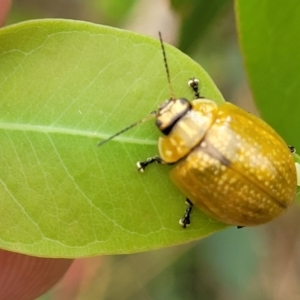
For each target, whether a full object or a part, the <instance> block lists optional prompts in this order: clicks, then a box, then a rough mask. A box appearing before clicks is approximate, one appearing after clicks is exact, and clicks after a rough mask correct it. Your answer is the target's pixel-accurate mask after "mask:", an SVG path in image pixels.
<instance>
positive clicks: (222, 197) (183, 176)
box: [137, 79, 297, 228]
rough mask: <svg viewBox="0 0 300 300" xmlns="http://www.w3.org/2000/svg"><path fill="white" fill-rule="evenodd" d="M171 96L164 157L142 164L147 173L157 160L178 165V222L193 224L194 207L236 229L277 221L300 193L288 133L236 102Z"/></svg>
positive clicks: (161, 120) (161, 144)
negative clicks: (181, 207)
mask: <svg viewBox="0 0 300 300" xmlns="http://www.w3.org/2000/svg"><path fill="white" fill-rule="evenodd" d="M198 84H199V81H198V80H197V79H191V80H190V81H189V85H190V86H191V87H192V88H193V90H194V93H195V96H196V99H195V100H193V101H191V102H189V101H188V100H186V99H184V98H181V99H170V100H167V101H165V102H164V103H163V104H162V105H161V106H160V107H159V109H158V111H157V113H156V125H157V127H158V128H159V130H160V131H161V132H162V133H163V134H164V136H163V137H160V138H159V141H158V150H159V156H155V157H152V158H148V159H147V160H146V161H143V162H138V163H137V167H138V169H139V170H140V171H144V169H145V167H146V166H147V165H148V164H149V163H152V162H154V161H156V162H159V163H166V164H174V163H177V164H176V166H175V167H174V169H173V170H172V171H171V179H172V180H173V181H174V183H175V184H176V185H177V186H178V187H179V189H180V190H181V191H182V192H183V194H184V195H185V196H186V197H187V202H188V203H189V207H188V208H187V211H186V213H185V215H184V217H183V218H182V219H181V220H180V223H181V225H182V226H183V227H184V228H185V227H186V226H187V225H189V224H190V212H191V208H192V205H195V206H196V207H198V208H200V209H201V210H203V211H204V212H206V213H207V214H209V215H211V216H212V217H213V218H215V219H217V220H219V221H222V222H224V223H227V224H231V225H237V226H238V227H243V226H253V225H259V224H263V223H266V222H268V221H271V220H272V219H274V218H275V217H277V216H279V215H280V214H281V213H283V212H284V211H285V210H286V209H287V207H288V206H289V205H290V204H291V202H292V201H293V200H294V198H295V196H296V188H297V176H296V168H295V163H294V160H293V158H292V155H291V151H294V149H293V148H289V147H288V146H287V145H286V144H285V142H284V141H283V140H282V138H281V137H280V136H279V135H278V134H277V133H276V132H275V131H274V130H273V129H272V128H271V127H270V126H269V125H267V124H266V123H265V122H263V121H262V120H260V119H259V118H257V117H255V116H253V115H251V114H249V113H247V112H246V111H244V110H242V109H240V108H238V107H237V106H235V105H233V104H230V103H228V102H225V103H224V104H221V105H217V104H216V103H215V102H213V101H212V100H209V99H205V98H200V96H199V92H198Z"/></svg>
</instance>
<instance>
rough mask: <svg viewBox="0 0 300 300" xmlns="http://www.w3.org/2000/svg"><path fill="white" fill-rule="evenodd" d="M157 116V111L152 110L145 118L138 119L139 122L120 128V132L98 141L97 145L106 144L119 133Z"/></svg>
mask: <svg viewBox="0 0 300 300" xmlns="http://www.w3.org/2000/svg"><path fill="white" fill-rule="evenodd" d="M155 116H156V111H153V112H151V113H150V114H149V115H148V116H147V117H145V118H143V119H141V120H139V121H137V122H135V123H133V124H131V125H129V126H127V127H126V128H124V129H122V130H120V131H119V132H117V133H115V134H113V135H112V136H110V137H109V138H107V139H105V140H103V141H101V142H100V143H98V145H97V146H98V147H100V146H102V145H104V144H106V143H107V142H108V141H110V140H112V139H114V138H115V137H117V136H118V135H120V134H122V133H124V132H126V131H127V130H129V129H131V128H133V127H135V126H137V125H139V124H142V123H145V122H147V121H149V120H151V119H153V118H154V117H155Z"/></svg>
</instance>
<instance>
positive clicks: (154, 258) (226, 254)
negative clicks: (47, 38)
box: [7, 0, 300, 300]
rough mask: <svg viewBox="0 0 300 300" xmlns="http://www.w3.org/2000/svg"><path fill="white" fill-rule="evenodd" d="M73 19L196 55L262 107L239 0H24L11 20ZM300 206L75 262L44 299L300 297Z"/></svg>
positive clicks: (229, 89) (222, 82)
mask: <svg viewBox="0 0 300 300" xmlns="http://www.w3.org/2000/svg"><path fill="white" fill-rule="evenodd" d="M36 18H69V19H78V20H85V21H90V22H94V23H98V24H104V25H110V26H114V27H118V28H123V29H128V30H132V31H135V32H138V33H143V34H147V35H152V36H154V37H157V33H158V31H159V30H160V31H162V33H163V36H164V40H165V41H166V42H168V43H171V44H173V45H175V46H176V47H178V48H179V49H181V50H182V51H183V52H185V53H186V54H188V55H189V56H191V57H192V58H193V59H194V60H196V61H198V62H199V63H200V64H201V65H202V66H203V67H204V68H205V69H206V70H207V71H208V73H209V74H210V76H211V77H212V78H213V79H214V81H215V82H216V84H217V86H218V87H219V89H220V90H221V92H222V93H223V95H224V97H225V99H227V100H228V101H232V102H234V103H236V104H237V105H239V106H241V107H243V108H244V109H246V110H248V111H251V112H253V113H255V108H254V105H253V102H252V100H251V95H250V92H249V89H248V87H247V80H246V75H245V72H244V69H243V61H242V57H241V54H240V50H239V46H238V40H237V33H236V27H235V16H234V7H233V2H232V1H226V0H223V1H218V0H211V1H209V0H202V1H200V0H198V1H197V0H188V1H180V0H172V1H162V0H152V1H146V0H127V1H119V0H86V1H80V0H53V1H41V0H18V1H17V0H16V1H13V7H12V10H11V13H10V18H9V20H8V22H7V24H13V23H17V22H20V21H23V20H29V19H36ZM298 210H299V208H298V207H296V206H295V205H294V207H292V209H291V210H290V211H289V212H288V213H287V214H285V215H284V216H282V217H281V218H279V219H277V220H276V221H274V222H271V223H270V224H267V225H265V226H260V227H257V228H244V229H241V230H237V229H235V228H230V229H227V230H225V231H223V232H220V233H218V234H215V235H213V236H211V237H209V238H206V239H205V240H202V241H199V242H193V243H190V244H186V245H180V246H176V247H171V248H166V249H161V250H157V251H151V252H147V253H140V254H133V255H123V256H107V257H94V258H89V259H79V260H77V261H75V262H74V264H73V266H72V267H71V268H70V270H69V271H68V273H67V274H66V276H65V277H64V279H63V280H62V281H61V282H60V283H59V284H58V285H56V286H55V287H54V288H53V289H52V290H51V291H49V292H48V293H47V294H46V295H44V296H43V297H41V298H40V300H46V299H49V300H50V299H56V300H57V299H64V300H68V299H83V300H85V299H87V300H93V299H108V300H109V299H112V300H113V299H118V300H125V299H126V300H127V299H128V300H129V299H144V300H148V299H149V300H150V299H155V300H160V299H174V300H177V299H178V300H180V299H185V300H189V299H204V300H205V299H209V300H214V299H218V300H227V299H245V300H248V299H249V300H250V299H251V300H252V299H256V300H257V299H264V300H266V299H272V300H274V299H298V298H299V297H300V296H299V295H300V285H299V284H298V282H299V278H300V268H299V265H300V264H299V258H298V257H299V255H297V254H298V249H299V247H300V246H299V245H298V242H297V241H298V236H299V234H298V231H299V228H300V227H299V225H300V221H299V218H297V215H298V213H299V212H298Z"/></svg>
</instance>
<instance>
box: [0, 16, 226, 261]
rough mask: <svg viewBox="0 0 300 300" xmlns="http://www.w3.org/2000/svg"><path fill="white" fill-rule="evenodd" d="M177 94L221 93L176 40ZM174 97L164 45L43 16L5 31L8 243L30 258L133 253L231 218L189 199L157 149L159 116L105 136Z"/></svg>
mask: <svg viewBox="0 0 300 300" xmlns="http://www.w3.org/2000/svg"><path fill="white" fill-rule="evenodd" d="M166 51H167V56H168V63H169V67H170V72H171V78H172V84H173V88H174V91H175V94H176V95H177V96H178V97H182V96H183V97H187V98H189V99H191V98H192V92H191V91H190V89H189V87H188V86H187V81H188V79H189V78H190V77H193V76H195V77H197V78H199V79H200V80H201V88H202V90H201V92H202V94H203V95H204V96H206V97H209V98H211V99H215V100H216V101H219V102H220V101H222V96H221V94H220V93H219V91H218V90H217V89H216V87H215V86H214V84H213V82H212V81H211V79H210V78H209V77H208V75H207V74H206V73H205V71H203V69H201V67H200V66H199V65H197V64H196V63H195V62H193V61H192V60H191V59H190V58H188V57H187V56H186V55H184V54H182V53H180V52H179V51H178V50H177V49H175V48H173V47H171V46H168V45H166ZM169 97H170V90H169V87H168V84H167V79H166V72H165V69H164V64H163V60H162V53H161V48H160V45H159V42H158V41H157V40H155V39H152V38H150V37H146V36H141V35H137V34H134V33H132V32H127V31H122V30H118V29H113V28H109V27H105V26H99V25H94V24H89V23H85V22H76V21H63V20H40V21H31V22H25V23H22V24H18V25H15V26H10V27H6V28H3V29H1V30H0V99H1V100H0V105H1V106H0V108H1V109H0V116H1V117H0V136H1V137H0V139H1V144H0V148H1V157H0V166H1V172H0V210H1V213H0V214H1V218H0V247H1V248H3V249H7V250H11V251H18V252H22V253H27V254H31V255H38V256H49V257H82V256H91V255H97V254H112V253H132V252H138V251H144V250H148V249H155V248H160V247H164V246H170V245H174V244H178V243H184V242H188V241H191V240H194V239H199V238H202V237H205V236H207V235H209V234H211V233H213V232H215V231H217V230H220V229H221V228H224V225H222V224H220V223H218V222H216V221H213V220H211V219H209V218H208V217H207V216H205V215H204V214H202V213H201V212H200V211H198V210H196V209H195V210H194V212H193V215H192V221H193V224H192V226H191V227H190V228H188V229H186V230H184V229H182V228H181V227H180V226H179V225H178V219H179V218H180V217H182V214H183V212H184V210H185V203H184V196H183V195H182V194H181V193H180V192H179V191H178V190H177V188H176V186H175V185H174V184H172V182H171V181H170V179H169V175H168V172H169V170H170V167H168V166H163V165H153V166H151V167H149V168H148V169H147V171H146V172H145V173H144V174H140V173H138V172H137V170H136V167H135V164H136V161H138V160H143V159H145V158H147V157H149V156H152V155H155V154H157V138H158V136H159V133H158V130H157V129H156V127H155V126H154V124H153V121H152V122H147V123H144V124H143V125H140V126H136V127H135V128H134V129H132V130H130V131H128V132H126V133H124V134H123V135H121V136H119V137H118V138H116V139H114V140H112V141H110V142H109V143H107V144H105V145H103V146H102V147H97V143H98V142H99V141H100V140H102V139H104V138H107V137H108V136H110V135H112V134H114V133H115V132H117V131H119V130H121V129H123V128H125V127H126V126H128V125H129V124H131V123H133V122H135V121H137V120H139V119H141V118H143V117H145V116H147V115H148V114H149V112H151V111H153V110H155V109H156V108H157V107H158V105H159V104H160V103H161V102H163V101H164V100H165V99H167V98H169Z"/></svg>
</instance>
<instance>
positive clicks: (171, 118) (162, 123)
mask: <svg viewBox="0 0 300 300" xmlns="http://www.w3.org/2000/svg"><path fill="white" fill-rule="evenodd" d="M190 109H191V104H190V102H189V101H188V100H186V99H184V98H181V99H176V100H167V101H165V102H163V103H162V105H161V106H160V107H159V109H158V112H157V117H156V126H157V127H158V129H159V130H160V131H161V132H162V133H163V134H165V135H168V134H169V133H170V132H171V130H172V128H173V126H174V125H175V124H176V122H177V121H178V120H179V119H180V118H181V117H182V116H183V115H185V114H186V113H187V112H188V111H189V110H190Z"/></svg>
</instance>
